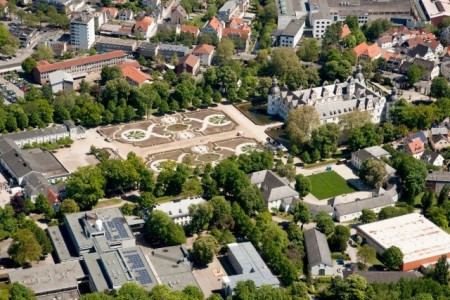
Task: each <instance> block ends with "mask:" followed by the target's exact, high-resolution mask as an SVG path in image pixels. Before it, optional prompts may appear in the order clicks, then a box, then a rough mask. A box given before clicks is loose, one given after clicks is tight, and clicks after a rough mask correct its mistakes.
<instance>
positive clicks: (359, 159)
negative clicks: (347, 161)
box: [351, 146, 396, 175]
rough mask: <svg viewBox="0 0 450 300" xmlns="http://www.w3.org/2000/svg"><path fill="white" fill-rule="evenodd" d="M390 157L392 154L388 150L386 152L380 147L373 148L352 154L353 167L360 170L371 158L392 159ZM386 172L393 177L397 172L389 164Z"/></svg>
mask: <svg viewBox="0 0 450 300" xmlns="http://www.w3.org/2000/svg"><path fill="white" fill-rule="evenodd" d="M390 157H391V154H390V153H389V152H387V151H386V150H384V149H383V148H381V147H380V146H373V147H368V148H364V149H361V150H358V151H355V152H352V159H351V162H352V165H353V166H354V167H355V168H356V169H358V170H359V169H360V168H361V165H362V163H363V162H365V161H366V160H368V159H369V158H373V159H376V160H382V158H390ZM386 171H387V172H388V174H390V175H393V174H395V172H396V170H395V169H394V168H392V167H391V166H389V165H388V164H386Z"/></svg>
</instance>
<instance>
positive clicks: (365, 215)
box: [359, 209, 377, 224]
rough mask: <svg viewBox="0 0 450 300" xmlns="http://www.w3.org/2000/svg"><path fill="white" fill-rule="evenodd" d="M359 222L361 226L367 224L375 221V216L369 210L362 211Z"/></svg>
mask: <svg viewBox="0 0 450 300" xmlns="http://www.w3.org/2000/svg"><path fill="white" fill-rule="evenodd" d="M359 220H360V221H361V223H363V224H369V223H373V222H376V221H377V214H376V213H375V212H373V211H372V210H370V209H363V210H362V211H361V216H360V217H359Z"/></svg>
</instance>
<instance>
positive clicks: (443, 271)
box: [432, 255, 450, 286]
mask: <svg viewBox="0 0 450 300" xmlns="http://www.w3.org/2000/svg"><path fill="white" fill-rule="evenodd" d="M449 268H450V265H449V263H448V261H447V256H446V255H442V256H441V257H440V258H439V260H438V261H437V263H436V265H435V266H434V269H433V272H432V278H433V279H434V280H436V281H437V282H439V283H440V284H442V285H445V286H447V285H448V269H449Z"/></svg>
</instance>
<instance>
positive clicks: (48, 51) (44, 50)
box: [32, 44, 55, 61]
mask: <svg viewBox="0 0 450 300" xmlns="http://www.w3.org/2000/svg"><path fill="white" fill-rule="evenodd" d="M32 57H33V58H34V59H35V60H36V61H40V60H47V61H51V60H53V58H55V52H53V49H52V48H50V47H48V46H45V45H43V44H39V45H38V46H37V47H36V50H34V53H33V55H32Z"/></svg>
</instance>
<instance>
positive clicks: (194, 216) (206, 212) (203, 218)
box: [189, 202, 214, 233]
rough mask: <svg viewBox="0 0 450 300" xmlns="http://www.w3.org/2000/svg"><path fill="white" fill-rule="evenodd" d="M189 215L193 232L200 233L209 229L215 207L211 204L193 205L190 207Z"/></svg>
mask: <svg viewBox="0 0 450 300" xmlns="http://www.w3.org/2000/svg"><path fill="white" fill-rule="evenodd" d="M189 215H190V216H191V223H190V225H189V228H190V230H191V232H192V233H199V232H200V231H202V230H205V229H208V227H209V224H210V222H211V220H212V218H213V215H214V214H213V206H212V205H211V204H210V203H209V202H204V203H200V204H192V205H190V206H189Z"/></svg>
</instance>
